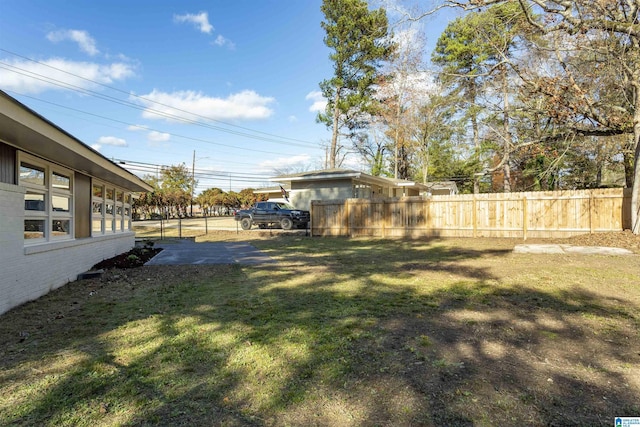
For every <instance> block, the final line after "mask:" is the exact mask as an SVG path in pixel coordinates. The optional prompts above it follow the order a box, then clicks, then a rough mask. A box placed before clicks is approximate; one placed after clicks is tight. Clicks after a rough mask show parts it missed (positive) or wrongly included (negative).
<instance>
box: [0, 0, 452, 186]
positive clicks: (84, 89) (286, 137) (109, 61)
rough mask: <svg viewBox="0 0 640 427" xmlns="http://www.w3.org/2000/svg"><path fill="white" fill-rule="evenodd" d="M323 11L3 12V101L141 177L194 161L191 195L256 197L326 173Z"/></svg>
mask: <svg viewBox="0 0 640 427" xmlns="http://www.w3.org/2000/svg"><path fill="white" fill-rule="evenodd" d="M320 4H321V1H320V0H279V1H276V0H260V1H248V0H246V1H209V2H203V1H180V2H170V1H164V0H161V1H153V2H151V1H131V0H129V1H122V0H110V1H100V2H79V1H73V2H69V1H59V0H46V1H43V0H28V1H25V0H17V1H15V0H0V89H2V90H4V91H6V92H7V93H9V94H10V95H11V96H13V97H15V98H17V99H18V100H19V101H21V102H22V103H24V104H26V105H27V106H29V107H30V108H32V109H34V110H35V111H37V112H38V113H40V114H42V115H43V116H45V117H46V118H48V119H49V120H51V121H52V122H54V123H55V124H57V125H58V126H60V127H62V128H63V129H65V130H66V131H67V132H69V133H71V134H72V135H74V136H76V137H77V138H79V139H80V140H81V141H83V142H85V143H86V144H88V145H90V146H92V147H94V148H95V149H97V150H98V151H100V152H101V153H102V154H103V155H104V156H106V157H108V158H110V159H114V160H116V161H120V160H124V161H125V162H126V163H125V165H124V166H125V167H127V168H131V170H132V171H134V172H136V173H137V174H142V173H144V171H147V172H148V173H154V171H157V166H155V165H176V164H180V163H184V164H185V165H186V166H187V167H188V168H189V169H191V167H192V161H193V154H194V151H195V157H196V162H195V173H196V179H198V181H199V185H198V192H199V191H201V190H203V189H205V188H209V187H219V188H222V189H223V190H225V191H228V190H229V189H231V190H234V191H239V190H240V189H242V188H247V187H254V188H255V187H260V186H263V185H265V184H268V180H267V177H270V176H273V175H274V171H275V170H281V171H298V170H302V169H306V170H308V169H319V168H321V167H322V166H323V161H324V150H323V149H322V147H321V145H322V143H323V142H324V143H325V144H326V143H327V142H328V141H329V139H330V133H329V131H328V130H327V129H326V128H325V127H324V126H323V125H320V124H317V123H316V122H315V117H316V113H317V109H318V108H319V107H321V106H322V99H321V98H319V97H318V90H319V88H318V84H319V82H321V81H322V80H324V79H327V78H330V77H331V73H332V64H331V62H330V60H329V59H328V56H329V53H330V52H329V50H328V48H327V47H326V46H325V45H324V43H323V36H324V32H323V30H322V28H321V27H320V22H321V21H322V19H323V16H322V13H321V11H320ZM427 24H428V28H429V31H430V34H431V35H427V37H428V41H429V42H434V41H435V38H437V36H438V34H439V33H440V32H441V31H442V29H443V28H444V25H446V23H443V22H440V21H438V20H430V21H429V22H428V23H427ZM352 166H356V167H357V165H352Z"/></svg>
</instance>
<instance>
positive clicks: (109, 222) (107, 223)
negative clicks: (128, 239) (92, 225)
mask: <svg viewBox="0 0 640 427" xmlns="http://www.w3.org/2000/svg"><path fill="white" fill-rule="evenodd" d="M104 231H105V232H106V233H108V232H111V231H113V220H112V219H106V220H105V221H104Z"/></svg>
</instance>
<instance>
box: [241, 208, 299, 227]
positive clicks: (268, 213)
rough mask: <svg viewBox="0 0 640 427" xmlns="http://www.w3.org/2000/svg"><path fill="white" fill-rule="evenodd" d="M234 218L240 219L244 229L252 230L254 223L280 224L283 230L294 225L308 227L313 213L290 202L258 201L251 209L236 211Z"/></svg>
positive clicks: (266, 225) (260, 224)
mask: <svg viewBox="0 0 640 427" xmlns="http://www.w3.org/2000/svg"><path fill="white" fill-rule="evenodd" d="M234 218H235V220H236V221H240V226H241V227H242V229H243V230H250V229H251V227H252V226H253V225H254V224H257V225H258V227H260V228H267V227H270V226H278V227H280V228H282V229H283V230H291V229H292V228H293V227H296V228H306V227H307V224H309V221H311V214H310V213H309V211H303V210H300V209H296V208H294V207H293V206H291V205H290V204H288V203H282V202H258V203H256V204H255V205H253V206H252V207H251V208H250V209H243V210H239V211H236V214H235V216H234Z"/></svg>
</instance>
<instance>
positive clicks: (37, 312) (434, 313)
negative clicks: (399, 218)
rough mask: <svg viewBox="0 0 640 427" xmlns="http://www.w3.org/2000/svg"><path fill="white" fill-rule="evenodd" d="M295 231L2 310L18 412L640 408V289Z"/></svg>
mask: <svg viewBox="0 0 640 427" xmlns="http://www.w3.org/2000/svg"><path fill="white" fill-rule="evenodd" d="M279 243H281V242H267V243H264V244H263V245H262V246H263V249H264V250H265V251H267V252H268V253H269V254H271V255H272V256H274V257H277V258H278V259H279V260H280V264H276V265H264V266H255V267H239V266H188V267H182V268H181V270H180V271H181V273H180V276H179V277H178V278H176V277H175V276H174V274H175V268H174V267H170V266H158V267H143V268H141V269H137V270H135V271H131V272H126V273H123V272H116V273H113V274H115V276H114V275H113V274H112V275H111V276H110V277H109V279H110V281H97V280H95V281H84V282H77V283H73V284H70V285H68V286H67V287H65V288H62V289H60V290H58V291H56V292H53V293H52V294H50V295H49V296H47V297H44V298H42V299H41V300H39V301H36V302H34V303H29V304H27V305H25V306H23V307H20V308H18V309H16V310H13V311H12V312H10V313H7V314H6V315H5V316H3V317H0V325H1V326H2V328H1V329H0V338H2V340H3V341H5V342H7V343H8V345H6V346H5V347H4V349H2V350H0V355H1V356H2V357H1V359H0V360H1V362H0V368H1V371H2V374H0V396H3V397H0V414H4V415H0V424H3V423H6V424H15V425H34V424H39V425H56V424H57V425H94V424H96V423H102V424H106V425H109V424H110V425H281V424H290V425H514V424H524V425H597V424H606V425H610V424H611V420H612V419H613V417H614V416H618V415H633V414H637V413H638V412H640V408H639V407H638V403H637V402H638V396H639V394H638V393H639V392H640V390H639V389H638V384H637V383H632V382H631V381H630V377H632V374H631V373H632V372H637V366H638V363H640V354H638V348H639V343H640V337H639V336H638V333H637V330H638V326H640V321H639V319H638V317H637V313H638V307H637V306H634V305H633V304H631V303H624V302H623V301H621V300H620V299H617V297H616V296H613V297H606V296H603V295H598V294H595V293H590V292H588V291H585V290H584V289H573V288H564V287H562V286H561V285H560V284H559V285H558V286H557V287H556V288H553V289H548V290H547V289H544V288H538V287H535V286H530V287H527V286H510V285H509V283H508V282H509V278H508V277H504V276H501V275H500V274H498V273H496V272H494V269H493V268H492V266H495V264H496V263H504V262H507V259H508V258H507V257H506V256H505V255H506V251H505V250H474V249H468V248H466V249H465V248H458V247H446V246H440V245H437V244H433V243H428V242H427V243H422V244H416V243H409V242H402V241H337V240H336V241H333V242H332V241H331V240H329V239H326V240H324V239H323V240H322V241H316V240H313V241H311V242H309V241H304V240H301V241H297V240H290V241H287V243H288V244H287V246H286V248H283V247H281V246H279ZM470 261H471V262H470ZM511 261H512V262H514V261H513V260H511ZM116 276H117V277H116ZM562 279H563V277H562V276H558V277H557V278H556V280H558V281H561V280H562ZM556 289H560V290H556ZM21 333H22V334H21ZM26 334H28V335H26ZM25 337H26V338H25ZM23 338H24V339H23ZM634 369H635V371H634ZM10 395H11V396H12V397H8V396H10Z"/></svg>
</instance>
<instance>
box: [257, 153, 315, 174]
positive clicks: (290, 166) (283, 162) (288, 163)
mask: <svg viewBox="0 0 640 427" xmlns="http://www.w3.org/2000/svg"><path fill="white" fill-rule="evenodd" d="M310 161H311V156H309V155H308V154H298V155H297V156H290V157H280V158H278V159H274V160H265V161H263V162H260V163H259V164H258V166H257V171H258V172H264V173H273V171H276V170H280V171H282V170H303V169H304V168H306V167H307V166H308V165H309V163H310Z"/></svg>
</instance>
